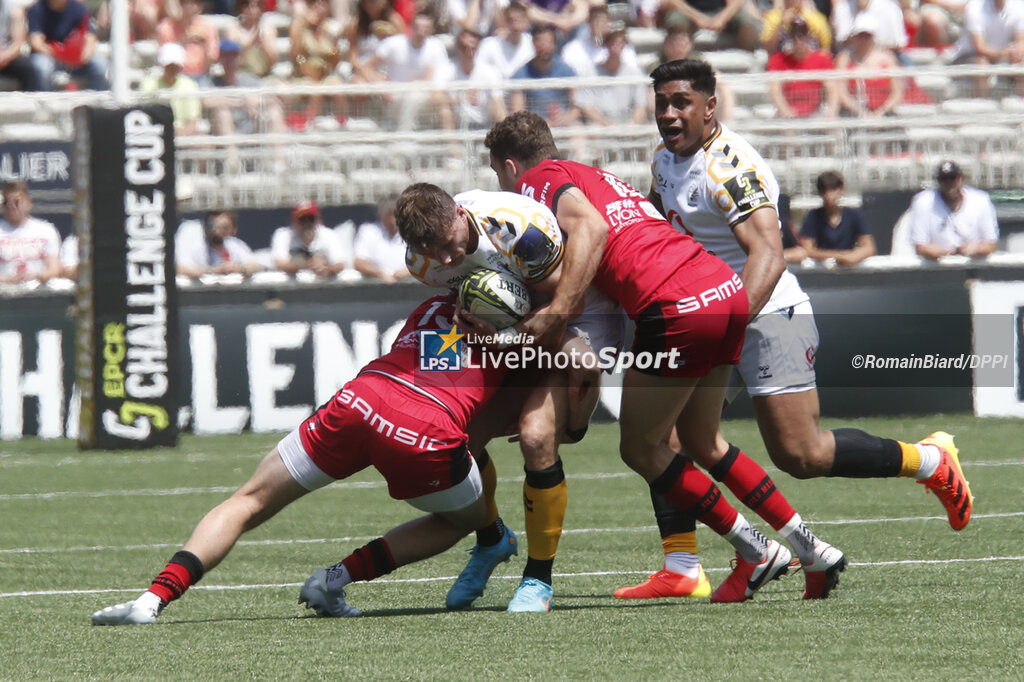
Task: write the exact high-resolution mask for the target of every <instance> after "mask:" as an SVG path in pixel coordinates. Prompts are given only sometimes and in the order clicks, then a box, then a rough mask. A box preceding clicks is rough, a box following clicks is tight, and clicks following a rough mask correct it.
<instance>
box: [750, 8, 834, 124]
mask: <svg viewBox="0 0 1024 682" xmlns="http://www.w3.org/2000/svg"><path fill="white" fill-rule="evenodd" d="M786 33H787V35H789V36H790V40H789V41H786V42H784V43H783V44H782V46H781V49H779V50H778V51H776V52H774V53H773V54H772V56H771V57H769V58H768V64H767V66H766V67H765V70H766V71H825V70H832V69H833V68H835V65H834V64H833V63H832V57H831V56H830V55H829V54H828V52H825V51H824V50H816V49H814V47H813V42H812V41H813V38H812V37H811V35H810V31H809V30H808V28H807V23H806V22H805V21H804V20H803V17H801V16H799V15H798V16H797V17H796V18H794V19H793V20H792V21H790V22H789V25H788V26H787V27H786ZM768 88H769V94H770V95H771V98H772V103H773V104H775V108H776V109H777V110H778V112H779V117H781V118H804V117H807V116H812V115H814V114H815V113H817V112H818V111H819V110H820V109H821V108H822V104H823V101H822V100H823V99H824V100H825V104H826V106H825V111H826V113H827V115H829V116H830V117H831V116H835V114H836V110H837V109H838V103H839V98H838V94H837V93H836V92H835V87H834V83H833V81H828V82H825V83H823V82H822V81H817V80H799V81H779V80H773V81H771V82H770V83H769V86H768Z"/></svg>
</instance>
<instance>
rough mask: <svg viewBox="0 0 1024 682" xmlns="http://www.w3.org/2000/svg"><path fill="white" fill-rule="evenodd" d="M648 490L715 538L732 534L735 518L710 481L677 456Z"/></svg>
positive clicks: (690, 463)
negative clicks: (699, 523)
mask: <svg viewBox="0 0 1024 682" xmlns="http://www.w3.org/2000/svg"><path fill="white" fill-rule="evenodd" d="M651 486H652V487H653V488H654V489H655V490H657V491H658V492H660V493H661V494H662V495H664V496H665V498H666V499H667V500H668V501H669V502H671V503H672V504H673V505H675V506H676V507H677V508H678V509H680V510H682V511H684V512H687V513H690V514H692V515H693V516H695V517H697V519H699V520H700V521H701V523H703V524H704V525H706V526H707V527H708V528H710V529H711V530H713V531H715V532H716V533H718V534H719V535H725V534H726V533H728V532H729V531H730V530H732V526H733V524H734V523H735V522H736V517H737V516H738V515H739V513H738V512H737V511H736V510H735V509H734V508H733V506H732V505H731V504H729V503H728V502H727V501H726V500H725V499H724V498H723V497H722V492H721V491H720V490H719V489H718V486H717V485H715V483H714V481H712V480H711V479H710V478H708V477H707V476H705V475H704V474H703V473H701V471H700V470H698V469H697V467H695V466H693V462H691V461H690V460H688V459H686V458H685V457H681V456H679V455H676V457H675V459H673V460H672V463H671V464H670V465H669V467H668V468H667V469H666V470H665V472H664V473H663V474H662V475H661V476H659V477H658V478H657V479H656V480H655V481H653V482H652V483H651Z"/></svg>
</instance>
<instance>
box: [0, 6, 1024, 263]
mask: <svg viewBox="0 0 1024 682" xmlns="http://www.w3.org/2000/svg"><path fill="white" fill-rule="evenodd" d="M129 8H130V29H131V38H132V40H133V41H135V44H137V45H141V44H142V43H146V42H150V43H155V44H157V45H159V47H158V49H156V50H155V52H154V55H153V57H154V62H155V63H154V65H153V66H152V67H151V69H150V70H149V71H148V72H146V73H145V75H144V76H143V77H142V78H141V79H140V80H139V82H138V83H137V89H138V90H139V91H140V92H145V93H154V94H156V93H163V94H165V95H166V94H168V93H170V96H169V101H170V104H171V107H172V110H173V112H174V124H175V131H176V135H179V136H188V135H194V134H196V133H200V132H206V131H209V132H212V133H214V134H218V135H230V134H234V133H255V132H269V133H282V134H283V133H287V132H288V131H289V130H291V131H302V130H306V129H307V128H309V129H312V126H314V124H315V125H317V126H318V127H317V129H318V130H332V129H334V130H338V129H342V128H343V127H344V126H346V125H347V123H348V122H349V120H350V117H352V118H354V117H355V116H357V115H360V116H362V115H367V114H369V115H370V116H371V117H374V118H376V119H377V120H379V121H381V122H386V124H387V125H388V126H389V127H394V128H398V129H411V128H414V127H416V126H417V125H426V126H428V127H436V128H447V129H453V128H461V129H465V128H470V129H478V130H485V129H487V128H489V127H490V126H491V125H493V124H494V123H495V122H496V121H498V120H500V119H501V118H503V117H504V116H505V115H506V114H507V113H509V112H510V111H516V110H522V109H526V110H530V111H533V112H534V113H537V114H539V115H540V116H542V117H543V118H545V119H546V121H547V122H548V123H549V124H550V125H552V126H553V127H557V126H560V125H568V124H574V123H585V124H589V125H594V126H609V125H614V124H616V123H641V124H643V123H649V122H650V121H652V120H653V92H652V91H651V90H650V88H643V87H639V86H635V85H632V84H630V85H626V84H623V85H609V86H603V87H600V88H598V87H584V88H569V89H566V88H551V87H546V86H542V87H537V88H528V89H517V88H510V89H506V88H507V87H508V85H509V84H510V83H512V82H514V81H519V80H523V81H525V80H529V79H543V78H551V77H567V78H573V77H577V76H579V77H593V76H606V77H633V78H634V81H633V82H635V78H636V77H642V76H643V75H644V74H646V73H648V72H650V70H651V69H653V68H654V67H655V66H656V65H657V64H659V63H662V62H664V61H671V60H675V59H681V58H685V57H695V58H699V57H701V56H702V53H701V51H698V50H697V46H698V45H700V46H701V47H702V49H703V50H704V52H706V53H708V54H710V53H712V52H713V51H715V50H717V49H719V48H725V47H730V48H739V49H746V50H755V49H756V50H762V51H764V53H765V54H767V55H768V56H767V60H766V63H765V67H764V68H765V70H766V71H768V72H789V71H802V70H811V71H818V72H823V71H827V70H840V71H850V72H851V73H853V72H856V71H858V70H863V71H865V72H866V73H874V74H877V72H878V70H879V69H883V70H884V69H887V68H896V67H899V66H901V65H907V64H908V63H910V61H911V60H910V59H909V58H908V56H907V54H908V51H907V48H908V47H914V46H928V47H930V48H934V49H935V50H936V51H937V52H938V53H940V54H941V55H943V57H942V58H943V59H945V60H946V61H947V62H951V63H979V64H980V63H999V62H1008V63H1021V61H1022V58H1024V0H967V1H966V2H957V0H921V1H920V2H914V1H911V0H904V2H902V3H898V2H896V0H870V1H869V2H863V1H862V2H856V1H846V0H844V1H839V2H835V3H830V2H828V0H821V1H819V2H817V3H814V2H810V0H776V1H775V2H774V3H767V2H753V1H751V2H746V3H743V2H735V1H733V0H728V1H722V2H718V1H716V0H690V2H685V1H683V0H661V1H660V2H655V1H652V0H633V1H632V2H628V3H626V2H609V3H605V2H598V1H596V0H569V1H568V2H554V3H550V2H549V3H543V2H538V3H533V2H519V0H512V1H511V2H507V1H505V0H448V1H447V2H446V1H445V0H433V1H430V0H422V1H421V2H419V3H414V2H412V1H411V0H398V1H397V2H396V1H394V0H358V2H356V3H348V2H346V1H345V0H334V1H333V2H328V0H293V1H292V2H283V1H282V2H278V1H277V0H237V2H235V3H234V4H231V2H229V1H227V0H219V1H217V2H206V3H205V4H204V3H203V2H201V1H200V0H132V1H131V2H130V3H129ZM631 27H638V28H649V29H654V30H657V31H659V32H660V33H659V35H661V36H662V40H661V43H660V46H659V48H658V50H657V53H656V54H646V53H644V52H642V51H638V50H637V49H636V48H635V47H634V46H633V45H632V44H631V42H630V30H631ZM109 28H110V16H109V8H108V6H107V2H106V0H102V1H101V2H96V1H94V0H90V1H88V2H83V1H82V0H38V1H37V2H34V3H33V2H29V3H25V2H23V0H0V77H3V78H7V79H8V81H7V82H8V84H9V85H10V86H12V87H16V88H19V89H22V90H51V89H61V88H63V89H70V88H76V87H79V86H82V87H89V88H95V89H102V88H106V87H107V80H106V78H107V66H108V65H107V62H106V58H105V55H106V51H105V50H103V49H100V48H102V47H103V46H104V43H105V41H106V40H108V38H109ZM282 33H283V34H284V35H281V34H282ZM449 49H450V51H451V52H452V53H453V56H452V57H451V58H449ZM752 64H756V62H752ZM752 68H755V69H756V68H757V67H756V66H754V67H752ZM62 74H63V75H62ZM3 78H0V80H3ZM410 81H425V82H432V83H440V82H471V83H478V84H480V88H479V89H471V90H465V89H460V90H454V91H452V92H450V93H448V92H445V91H443V90H434V91H427V90H424V91H422V94H419V93H414V96H402V97H395V96H392V95H390V94H384V95H381V96H376V97H370V96H367V95H350V94H344V92H343V91H341V92H339V91H334V92H332V94H329V95H320V94H312V95H306V96H302V97H296V96H284V95H282V96H280V97H275V96H269V97H268V96H262V97H261V96H255V95H254V96H247V97H244V98H243V99H241V100H239V99H238V97H237V96H231V95H223V96H221V95H218V94H217V92H216V90H217V89H220V88H233V87H247V88H256V87H261V86H265V87H273V86H275V85H281V84H284V83H289V82H290V83H294V84H311V83H325V84H339V85H340V84H342V83H352V84H368V83H382V82H410ZM988 84H989V81H988V79H978V80H977V81H976V82H974V83H973V85H972V87H973V88H974V89H975V91H976V92H977V93H979V94H983V93H984V91H985V88H986V87H987V86H988ZM1017 85H1018V86H1021V85H1024V83H1017ZM766 89H767V90H768V93H769V95H770V101H771V103H772V104H773V105H774V111H775V115H776V116H778V117H779V118H787V119H788V118H802V117H810V116H818V117H823V118H832V117H839V116H853V117H879V116H884V115H888V114H892V113H894V111H895V110H896V109H897V107H898V106H899V105H901V104H906V103H911V104H913V103H920V102H927V101H929V94H928V93H927V92H926V91H925V90H923V89H922V88H920V87H918V86H917V85H916V84H915V83H913V81H912V79H910V81H909V82H902V79H899V78H885V77H867V78H851V79H850V80H849V81H846V82H844V81H841V80H824V81H815V80H793V81H780V80H771V81H769V83H768V84H767V85H766ZM406 94H408V93H406ZM718 99H719V105H718V115H719V118H720V120H723V121H726V122H729V121H730V118H731V111H732V109H733V107H734V106H735V98H734V96H733V94H732V93H731V92H730V89H729V88H728V87H727V86H726V85H724V84H722V83H721V82H720V83H719V93H718ZM225 150H226V156H227V159H226V160H225V162H224V165H223V169H224V172H228V173H230V172H232V171H233V170H237V169H238V168H239V167H240V166H241V163H242V162H241V161H239V159H238V153H237V150H236V149H235V148H234V147H231V146H227V147H226V148H225ZM274 153H275V156H276V160H275V163H276V164H277V166H278V167H284V166H285V164H286V160H285V157H284V152H283V150H282V149H281V146H277V147H275V148H274ZM953 165H954V166H955V167H956V168H957V170H958V172H959V175H960V178H961V180H962V178H963V175H964V173H963V171H962V170H960V169H959V166H956V164H955V163H954V164H953ZM838 170H839V169H838V168H835V169H831V170H828V171H826V172H824V173H822V174H821V175H820V177H819V178H818V191H819V194H820V195H821V197H822V200H823V208H822V209H820V210H816V211H811V212H810V213H808V215H807V220H805V221H804V222H803V224H802V227H801V226H799V225H797V224H796V223H795V221H793V220H792V218H790V219H789V220H786V218H787V216H786V215H785V212H784V214H783V220H784V223H786V222H788V225H786V228H787V232H788V234H787V236H788V238H789V242H788V246H789V247H790V248H789V249H788V250H787V258H788V259H789V260H790V262H794V263H795V262H806V263H810V262H811V261H817V262H823V263H827V264H829V265H831V264H838V265H841V266H843V265H846V266H849V265H854V264H856V263H860V262H862V261H863V260H864V259H866V258H869V257H870V256H872V255H874V254H875V247H874V245H873V244H871V243H869V242H870V239H869V238H870V234H868V233H867V230H866V228H865V227H864V225H863V221H856V220H852V219H851V218H850V215H854V214H853V213H852V209H850V208H849V207H848V206H846V207H840V205H839V203H838V200H839V199H838V198H836V196H835V195H836V193H837V191H838V194H839V196H840V197H841V194H842V189H843V180H842V177H841V176H839V175H838V174H837V171H838ZM935 180H936V182H939V183H941V181H942V173H939V174H937V175H936V176H935ZM823 183H824V184H823ZM837 183H838V184H837ZM976 191H977V192H980V190H973V189H971V188H967V189H966V190H961V194H963V195H964V196H971V197H974V196H975V194H974V193H975V192H976ZM18 192H20V194H21V195H23V196H25V197H26V201H28V202H29V205H31V199H30V198H29V197H30V194H31V193H30V188H29V187H27V186H25V187H22V188H21V189H20V190H18V191H17V192H15V191H14V190H12V193H13V194H17V193H18ZM13 194H12V195H13ZM981 194H984V193H981ZM6 195H7V192H6V191H5V196H6ZM830 196H831V197H832V198H831V199H830ZM986 199H987V198H986ZM971 201H972V203H973V202H974V201H975V199H973V198H972V199H971ZM920 204H921V201H917V202H916V203H915V206H919V205H920ZM312 205H313V206H314V207H315V204H312ZM935 205H938V206H943V205H945V206H947V207H948V210H949V211H950V212H951V214H954V213H958V212H960V206H959V203H958V202H957V201H955V200H954V199H953V198H952V195H950V197H949V198H947V200H944V201H943V202H941V203H937V204H935ZM988 206H989V207H990V206H991V201H989V202H988ZM296 210H297V211H298V210H299V207H298V206H297V207H296ZM7 212H8V210H7V208H6V207H5V213H7ZM917 213H920V210H917V211H915V215H916V214H917ZM825 214H827V216H826V215H825ZM216 215H222V214H221V213H220V212H218V213H217V214H216ZM226 215H227V216H228V218H226V219H227V220H231V217H230V216H231V214H226ZM382 215H383V213H382ZM984 215H986V216H987V215H989V212H988V209H987V208H986V212H985V213H984ZM214 217H215V215H214V214H211V216H210V218H208V219H207V221H206V223H207V224H206V225H205V227H204V226H203V225H202V221H199V222H196V223H195V224H192V225H190V226H189V229H188V230H186V229H185V226H183V228H182V230H183V231H184V232H185V233H186V234H191V235H192V237H191V239H192V241H193V242H195V244H198V240H199V239H200V238H201V239H203V240H205V241H206V243H207V252H206V253H207V256H206V258H205V260H206V261H207V262H206V263H204V264H201V263H199V262H198V261H197V260H196V256H197V255H198V254H199V253H201V251H200V250H199V249H198V248H195V249H193V250H191V251H189V250H183V249H179V253H191V254H193V255H192V256H190V258H191V260H189V261H188V262H185V263H183V264H182V265H181V267H180V268H179V274H181V275H183V276H185V277H196V276H198V275H199V274H215V273H220V274H225V273H239V272H243V273H244V274H253V273H255V272H258V271H261V270H280V271H283V272H289V273H292V272H295V271H299V270H309V271H311V272H313V273H315V275H316V276H317V277H333V276H336V275H339V274H341V275H342V276H343V277H345V278H358V277H360V276H363V277H377V278H379V279H381V280H382V281H388V282H390V281H398V280H401V279H403V278H404V277H405V275H404V274H403V273H402V264H401V263H400V262H399V261H400V258H398V257H397V256H395V255H394V254H393V253H390V252H391V251H393V252H395V253H397V252H398V251H399V250H400V248H399V247H400V245H398V243H397V238H396V236H395V233H394V231H393V229H388V228H384V227H382V225H383V224H384V221H382V222H377V223H368V224H366V225H362V226H360V227H359V228H358V230H357V231H356V232H355V236H353V231H352V228H351V227H346V228H344V229H328V228H329V227H331V226H325V225H322V224H320V223H319V222H318V224H317V230H318V232H317V234H316V236H315V238H313V239H311V240H305V241H303V240H302V239H298V240H297V242H296V243H301V248H299V247H295V248H291V247H289V246H288V243H287V242H286V240H285V232H284V231H286V227H287V228H290V229H291V230H292V231H295V230H298V229H299V226H298V225H297V224H296V221H294V220H293V221H292V225H290V226H285V227H282V228H281V230H279V234H280V236H275V238H274V241H273V244H270V245H267V244H250V245H249V246H248V247H247V248H249V249H250V251H254V253H251V254H249V255H246V256H240V255H239V254H238V253H233V252H232V250H231V249H228V248H227V247H225V246H224V244H223V243H222V242H223V238H222V237H220V236H219V235H220V231H219V230H215V229H212V227H211V226H210V220H212V219H213V218H214ZM296 217H298V216H296ZM313 218H317V219H318V218H319V209H318V208H317V209H316V212H315V214H310V213H307V214H306V215H303V216H302V217H301V220H302V221H304V222H309V220H311V219H313ZM915 220H916V222H921V220H920V219H915ZM851 221H852V222H851ZM232 222H233V220H232ZM989 222H991V223H992V224H991V226H989V225H988V224H986V226H984V227H983V228H978V229H979V230H980V231H981V232H983V233H984V234H985V235H986V238H985V239H984V240H982V241H983V242H984V243H985V244H986V246H984V247H983V248H981V249H980V250H977V251H974V250H971V251H970V253H969V254H968V255H971V256H983V255H987V254H988V253H991V250H992V249H993V248H994V243H995V242H994V241H993V239H992V235H993V234H995V235H996V239H998V229H997V227H996V226H995V224H994V223H995V221H994V218H993V219H992V220H991V221H989ZM17 225H18V223H17V219H16V218H11V217H8V218H7V220H6V221H5V223H4V224H3V228H4V230H5V234H4V235H3V236H2V237H0V238H2V239H3V240H4V243H5V244H6V243H11V241H12V240H13V239H14V235H15V233H16V232H17V230H15V228H16V226H17ZM851 225H852V227H851ZM197 228H204V229H197ZM34 229H37V230H38V229H39V228H38V227H37V228H34ZM239 231H240V236H239V235H238V234H237V233H238V232H239ZM933 231H934V230H933ZM925 234H927V231H926V230H923V229H915V230H914V231H913V235H914V238H915V239H917V240H924V236H922V235H925ZM225 235H226V236H227V237H230V238H231V239H232V240H234V242H233V243H235V242H236V243H238V244H244V243H245V239H246V230H245V226H244V225H233V226H232V228H231V230H230V231H229V232H228V233H225ZM289 238H290V239H291V240H292V241H296V239H297V238H296V237H295V236H294V235H292V236H291V237H289ZM72 239H73V238H72ZM179 239H181V236H180V235H179ZM51 241H53V240H52V239H51V238H50V237H47V239H46V242H47V244H49V242H51ZM945 241H946V242H949V239H946V240H945ZM954 241H956V240H954ZM929 243H931V242H929ZM990 243H991V244H993V246H991V247H990V246H988V244H990ZM371 244H372V247H371V246H369V245H371ZM292 246H294V245H292ZM72 247H73V244H72V243H70V242H69V243H66V244H65V245H64V248H63V252H64V253H65V254H67V255H66V258H65V263H64V266H63V267H65V268H73V266H74V263H73V261H74V256H73V255H72V254H73V251H74V248H72ZM958 247H959V244H952V243H947V244H946V248H947V251H946V253H948V252H950V251H952V252H953V253H962V252H958V251H957V249H958ZM302 249H305V250H307V251H309V252H310V253H311V254H314V255H316V258H313V259H312V260H311V261H309V263H305V261H303V262H299V260H297V256H296V254H297V253H300V252H301V251H302ZM914 250H915V251H916V252H917V253H918V255H920V256H922V257H923V258H928V259H934V258H937V257H939V256H941V255H944V254H938V251H933V250H930V249H924V250H922V249H920V248H918V247H917V246H915V247H914ZM44 251H45V253H46V254H47V257H49V256H51V255H54V254H57V253H59V252H60V249H59V248H55V247H53V246H52V244H51V245H49V246H47V247H46V249H44ZM318 251H322V252H323V253H322V257H323V258H324V259H325V262H326V265H323V266H322V264H321V261H320V260H319V259H320V258H321V255H320V254H318V253H317V252H318ZM378 251H379V252H380V255H377V254H376V252H378ZM7 252H8V253H19V254H24V253H27V252H26V251H22V250H18V249H14V250H11V249H8V250H7ZM40 253H42V252H40ZM934 254H938V255H934ZM371 256H372V257H371ZM374 258H376V259H377V262H374ZM3 259H4V256H2V255H0V260H3ZM239 259H241V261H240V260H239ZM227 260H233V261H234V264H232V265H230V266H229V265H225V262H226V261H227ZM7 269H8V270H11V269H12V267H11V266H7ZM13 269H16V270H19V271H21V272H38V273H39V275H40V279H41V280H46V279H52V278H53V277H54V275H53V274H52V273H51V268H50V267H49V266H47V267H44V268H35V267H32V268H25V267H19V268H13ZM346 271H347V272H346ZM66 272H70V270H66Z"/></svg>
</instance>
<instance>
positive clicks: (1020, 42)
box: [953, 0, 1024, 97]
mask: <svg viewBox="0 0 1024 682" xmlns="http://www.w3.org/2000/svg"><path fill="white" fill-rule="evenodd" d="M953 62H954V63H956V64H981V65H984V64H1000V63H1004V62H1005V63H1009V64H1020V63H1022V62H1024V0H971V1H970V2H968V3H967V6H966V7H965V8H964V30H963V32H961V34H960V39H959V40H958V41H957V43H956V52H955V53H954V55H953ZM1016 81H1017V91H1018V93H1020V94H1024V78H1022V77H1017V78H1016ZM974 83H975V95H977V96H979V97H984V96H986V95H987V94H988V75H987V74H985V75H981V76H978V77H976V78H975V79H974Z"/></svg>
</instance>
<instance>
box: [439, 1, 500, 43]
mask: <svg viewBox="0 0 1024 682" xmlns="http://www.w3.org/2000/svg"><path fill="white" fill-rule="evenodd" d="M507 5H508V0H448V18H449V19H450V20H451V31H452V33H455V34H456V35H457V34H458V33H459V31H473V32H475V33H479V34H480V35H481V36H489V35H491V34H492V33H494V32H495V31H497V30H498V29H499V28H502V24H503V23H504V18H503V13H504V9H505V7H506V6H507Z"/></svg>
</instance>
